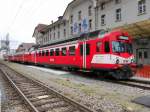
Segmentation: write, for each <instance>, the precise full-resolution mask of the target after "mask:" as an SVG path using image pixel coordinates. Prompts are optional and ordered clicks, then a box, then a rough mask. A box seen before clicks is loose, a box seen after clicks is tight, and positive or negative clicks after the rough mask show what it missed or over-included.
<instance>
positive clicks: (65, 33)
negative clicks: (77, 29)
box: [64, 29, 66, 37]
mask: <svg viewBox="0 0 150 112" xmlns="http://www.w3.org/2000/svg"><path fill="white" fill-rule="evenodd" d="M64 37H66V29H64Z"/></svg>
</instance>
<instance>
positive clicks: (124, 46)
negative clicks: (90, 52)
mask: <svg viewBox="0 0 150 112" xmlns="http://www.w3.org/2000/svg"><path fill="white" fill-rule="evenodd" d="M112 49H113V52H116V53H130V54H131V53H133V51H132V44H131V43H126V42H120V41H113V42H112Z"/></svg>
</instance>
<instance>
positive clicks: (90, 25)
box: [89, 19, 92, 30]
mask: <svg viewBox="0 0 150 112" xmlns="http://www.w3.org/2000/svg"><path fill="white" fill-rule="evenodd" d="M89 29H90V30H91V29H92V19H90V20H89Z"/></svg>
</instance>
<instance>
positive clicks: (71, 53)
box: [69, 46, 75, 56]
mask: <svg viewBox="0 0 150 112" xmlns="http://www.w3.org/2000/svg"><path fill="white" fill-rule="evenodd" d="M69 55H70V56H74V55H75V46H71V47H69Z"/></svg>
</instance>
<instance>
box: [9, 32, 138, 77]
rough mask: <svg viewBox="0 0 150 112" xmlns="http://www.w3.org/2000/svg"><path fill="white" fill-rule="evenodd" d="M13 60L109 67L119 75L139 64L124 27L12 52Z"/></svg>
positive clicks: (99, 69) (126, 74)
mask: <svg viewBox="0 0 150 112" xmlns="http://www.w3.org/2000/svg"><path fill="white" fill-rule="evenodd" d="M9 60H10V61H15V62H23V63H33V64H40V65H49V66H53V67H65V68H68V69H85V70H92V71H96V72H102V71H107V72H108V75H111V76H113V77H115V78H116V79H128V78H130V77H132V76H133V71H132V68H134V67H135V63H134V60H135V59H134V55H133V51H132V39H131V36H130V35H128V33H127V32H124V31H113V32H107V33H103V34H102V33H101V32H100V31H96V32H92V33H88V34H84V35H81V36H80V37H79V38H76V39H75V40H72V41H68V42H62V43H56V44H53V45H52V44H51V45H47V46H43V47H39V48H37V49H35V50H32V51H29V52H25V53H20V54H15V55H13V56H9Z"/></svg>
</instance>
